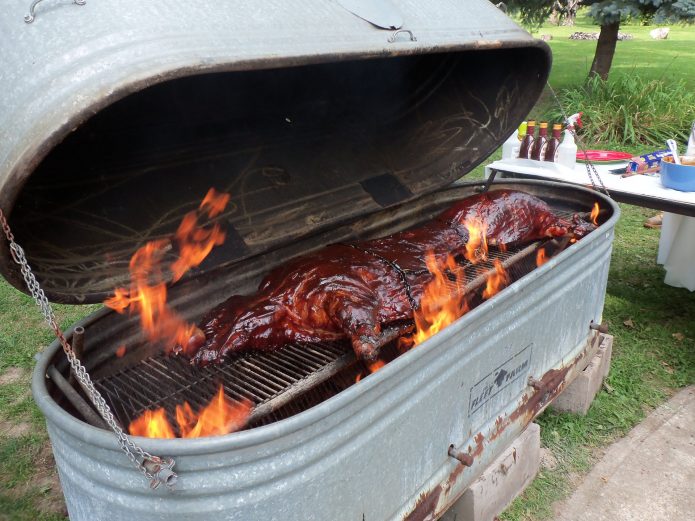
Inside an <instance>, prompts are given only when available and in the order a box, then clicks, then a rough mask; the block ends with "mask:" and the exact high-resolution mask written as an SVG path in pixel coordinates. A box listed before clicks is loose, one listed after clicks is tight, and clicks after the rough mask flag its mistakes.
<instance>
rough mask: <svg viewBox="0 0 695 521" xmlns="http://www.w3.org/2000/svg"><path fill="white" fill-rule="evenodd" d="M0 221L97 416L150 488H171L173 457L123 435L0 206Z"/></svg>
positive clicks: (20, 265)
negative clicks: (162, 456)
mask: <svg viewBox="0 0 695 521" xmlns="http://www.w3.org/2000/svg"><path fill="white" fill-rule="evenodd" d="M0 224H2V230H3V232H4V233H5V237H7V241H8V243H9V245H10V253H11V254H12V259H13V260H14V261H15V262H16V263H17V264H18V265H19V267H20V270H21V273H22V277H23V278H24V282H25V283H26V285H27V288H28V289H29V292H30V293H31V296H32V297H33V298H34V302H36V305H37V306H38V307H39V309H40V310H41V313H42V315H43V318H44V319H45V320H46V322H47V323H48V325H49V326H50V327H51V329H52V330H53V332H54V333H55V335H56V337H57V338H58V341H59V342H60V345H61V346H62V347H63V351H64V352H65V356H66V357H67V359H68V362H69V363H70V367H71V368H72V370H73V372H74V374H75V377H76V378H77V380H78V381H79V382H80V384H82V387H83V388H84V390H85V392H86V393H87V395H88V396H89V399H90V400H91V401H92V403H93V404H94V407H95V408H96V410H97V411H98V412H99V415H100V416H101V417H102V418H103V419H104V421H105V422H106V423H107V424H108V426H109V427H110V428H111V430H112V431H113V432H114V434H115V435H116V438H117V439H118V444H119V446H120V447H121V449H122V450H123V452H124V453H125V454H126V456H128V459H129V460H130V461H131V462H132V463H133V465H135V466H136V467H137V468H138V469H139V470H140V472H141V473H142V474H143V475H144V476H145V477H146V478H147V479H149V480H150V487H152V488H157V487H158V486H159V485H160V484H162V483H164V484H165V485H166V486H167V487H168V488H173V485H174V484H175V483H176V479H177V476H176V474H175V473H174V472H173V471H172V468H173V466H174V464H175V462H174V460H173V459H172V458H166V459H164V458H160V457H159V456H154V455H152V454H150V453H149V452H147V451H145V450H143V449H142V448H140V447H139V446H138V445H136V444H135V443H134V442H133V441H132V440H131V439H130V437H129V436H128V435H126V433H125V432H124V431H123V429H122V428H121V427H120V425H118V422H117V421H116V419H115V418H114V416H113V413H112V412H111V409H110V408H109V405H108V404H107V403H106V400H104V397H103V396H102V395H101V393H99V391H98V390H97V388H96V387H95V386H94V383H93V382H92V379H91V377H90V376H89V373H88V372H87V370H86V369H85V368H84V366H83V365H82V363H81V362H80V360H79V358H77V355H76V354H75V351H74V350H73V349H72V346H71V345H70V344H69V343H68V341H67V340H66V339H65V337H64V336H63V332H62V331H61V330H60V326H58V323H57V321H56V318H55V313H54V312H53V308H52V307H51V304H50V302H49V301H48V298H46V294H45V293H44V291H43V289H41V286H40V285H39V283H38V281H37V280H36V277H35V276H34V273H33V272H32V270H31V267H30V266H29V263H28V262H27V259H26V256H25V254H24V250H23V249H22V247H21V246H19V244H17V243H16V242H15V240H14V235H13V234H12V230H11V229H10V225H9V224H8V222H7V219H6V218H5V214H4V213H3V211H2V209H0Z"/></svg>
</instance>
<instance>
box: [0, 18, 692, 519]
mask: <svg viewBox="0 0 695 521" xmlns="http://www.w3.org/2000/svg"><path fill="white" fill-rule="evenodd" d="M649 29H651V27H641V26H638V25H629V26H625V27H623V28H622V31H623V32H627V33H630V34H632V35H634V37H635V39H634V40H633V41H627V42H619V43H618V50H617V54H616V58H615V62H614V70H613V74H625V73H639V74H643V75H648V76H649V77H653V78H664V79H667V80H669V81H670V80H677V79H682V80H683V81H686V82H689V84H690V85H693V86H694V87H695V28H681V27H672V30H671V35H670V37H669V39H668V40H666V41H652V40H651V39H650V38H649V36H648V31H649ZM575 30H580V31H586V32H593V31H597V30H598V28H597V27H595V26H593V25H591V24H589V23H587V21H586V19H585V18H580V20H579V24H578V25H577V26H576V27H574V28H569V27H544V28H542V29H541V30H540V31H539V32H538V33H537V34H552V35H553V40H552V41H551V42H550V45H551V47H552V49H553V52H554V67H553V71H552V74H551V79H550V82H551V84H552V85H553V86H554V87H555V88H556V89H560V88H564V87H567V86H569V85H572V84H576V83H578V82H581V81H583V79H584V77H585V75H586V71H587V70H588V68H589V65H590V63H591V58H592V56H593V51H594V48H595V42H584V41H579V42H574V41H569V40H567V39H566V36H567V35H569V34H570V33H571V32H573V31H575ZM592 145H594V146H596V147H597V148H598V147H600V145H601V143H593V144H592ZM635 151H636V150H635ZM498 156H499V151H498V152H497V153H496V154H495V155H494V156H493V158H494V157H498ZM493 158H490V159H491V160H492V159H493ZM480 175H481V169H480V168H478V169H477V170H476V171H475V172H474V173H473V174H472V177H480ZM622 210H623V217H622V219H621V221H620V222H619V223H618V226H617V230H616V240H615V245H614V253H613V259H612V264H611V271H610V278H609V282H608V294H607V298H606V306H605V311H604V319H605V320H606V321H607V322H608V323H609V326H610V332H611V334H613V335H615V344H614V351H613V361H612V370H611V374H610V376H609V378H608V381H607V386H606V390H605V391H603V392H601V393H600V394H599V396H598V398H597V400H596V401H595V403H594V405H593V406H592V408H591V410H590V411H589V414H588V415H587V416H586V417H577V416H574V415H569V414H555V413H552V412H547V413H545V414H543V415H542V416H541V418H540V419H539V420H538V421H539V423H540V424H541V426H542V441H543V445H544V447H545V448H547V449H548V450H549V451H550V453H551V454H552V455H553V457H554V460H555V461H556V464H555V465H554V466H553V468H544V469H543V470H542V472H541V473H540V475H539V477H538V478H537V479H536V480H535V482H534V483H533V484H532V486H531V487H530V488H529V489H528V490H527V491H526V492H525V493H524V495H523V496H522V497H521V498H520V499H518V500H517V501H516V502H515V503H514V504H513V505H512V506H511V507H510V509H509V510H508V511H507V512H506V513H505V514H504V515H503V518H504V519H506V520H541V519H547V518H549V517H550V516H551V515H552V503H553V501H555V500H558V499H561V498H562V497H564V496H565V495H566V494H567V493H568V492H570V491H571V490H572V487H573V484H574V483H575V481H576V480H577V479H578V477H579V476H581V474H582V473H584V472H586V471H587V470H588V469H589V468H590V466H591V464H592V461H594V459H595V458H596V455H597V454H598V452H599V450H600V448H601V447H604V446H605V445H606V444H607V443H609V442H610V441H612V440H614V439H616V438H617V437H619V436H622V435H624V434H625V433H626V432H627V431H628V430H629V429H630V428H631V427H632V426H634V425H635V424H636V423H637V422H639V421H640V419H642V418H643V417H644V416H645V414H647V413H648V412H649V411H650V410H651V409H653V408H654V407H655V406H657V405H658V404H660V403H661V402H663V401H664V400H665V399H666V398H667V397H668V396H670V395H671V394H672V393H673V392H675V390H677V389H678V388H680V387H683V386H685V385H688V384H692V383H695V323H694V321H693V319H692V317H694V316H695V293H689V292H688V291H686V290H683V289H676V288H671V287H668V286H665V285H664V284H663V275H664V273H663V270H662V268H661V267H659V266H657V265H656V263H655V259H656V252H657V246H658V237H659V232H658V231H654V230H647V229H645V228H643V226H642V222H643V221H644V219H645V218H646V217H648V216H651V215H653V213H654V212H652V211H650V210H645V209H641V208H636V207H631V206H626V205H623V206H622ZM94 309H96V307H95V306H91V307H70V306H56V311H57V314H58V316H59V317H60V322H61V324H62V325H63V326H67V325H69V324H71V323H73V322H74V321H76V320H77V319H78V318H80V317H82V316H84V315H85V314H87V313H89V312H91V311H93V310H94ZM50 341H51V334H50V332H49V331H48V330H47V329H46V328H44V327H43V326H42V319H41V315H40V313H39V312H38V310H37V309H36V308H35V306H34V304H33V303H32V301H31V300H30V299H29V298H28V297H26V296H25V295H23V294H21V293H19V292H18V291H17V290H15V289H14V288H11V287H10V286H8V285H7V284H6V283H5V282H4V281H0V352H1V353H2V355H1V357H0V519H8V520H16V521H24V520H26V521H30V520H31V521H35V520H38V521H62V520H64V519H65V517H64V514H63V512H64V507H63V505H62V496H61V493H60V490H59V485H58V484H57V481H56V475H55V471H54V470H53V461H52V457H51V454H50V449H49V448H48V445H47V436H46V432H45V427H44V422H43V418H42V416H41V414H40V413H39V411H38V410H37V408H36V406H35V405H34V404H33V401H32V399H31V396H30V392H29V379H30V371H31V368H32V366H33V364H34V355H35V353H37V352H38V351H39V350H41V348H42V347H43V346H45V345H47V344H48V343H49V342H50Z"/></svg>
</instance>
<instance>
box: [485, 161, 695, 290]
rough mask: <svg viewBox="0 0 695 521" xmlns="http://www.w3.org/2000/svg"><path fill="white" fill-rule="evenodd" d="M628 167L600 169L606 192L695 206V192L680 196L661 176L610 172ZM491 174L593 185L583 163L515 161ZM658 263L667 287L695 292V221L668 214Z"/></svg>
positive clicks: (496, 167)
mask: <svg viewBox="0 0 695 521" xmlns="http://www.w3.org/2000/svg"><path fill="white" fill-rule="evenodd" d="M624 166H626V163H622V164H611V165H597V166H596V169H597V170H598V172H599V175H601V179H602V180H603V182H604V184H605V185H606V188H608V190H609V191H611V192H614V193H615V194H616V197H617V196H618V194H625V195H631V196H637V197H651V198H658V199H659V200H661V201H669V202H676V203H679V204H684V205H689V206H690V208H692V205H695V192H679V191H678V190H672V189H670V188H665V187H664V186H663V185H662V184H661V180H660V178H659V176H658V175H656V176H654V175H636V176H632V177H621V176H620V175H614V174H611V173H609V172H608V170H610V169H614V168H620V167H624ZM491 170H498V171H499V172H500V177H504V172H511V173H513V174H515V175H516V176H521V177H528V178H541V179H548V180H552V181H563V182H566V183H571V184H579V185H584V186H586V185H590V181H589V179H588V175H587V173H586V166H585V165H584V164H583V163H577V166H576V167H575V168H574V170H571V169H569V168H565V167H562V166H560V165H557V164H555V163H539V162H537V161H530V160H528V159H515V160H506V161H505V160H502V161H495V162H494V163H491V164H489V165H488V166H487V167H485V176H486V177H487V176H488V175H489V173H490V171H491ZM645 206H649V204H647V203H645ZM657 208H658V206H657ZM657 262H658V263H659V264H663V265H664V269H665V270H666V277H665V279H664V282H665V283H666V284H668V285H669V286H675V287H677V288H687V289H689V290H690V291H695V217H685V216H682V215H677V214H672V213H666V214H664V222H663V225H662V227H661V237H660V239H659V254H658V257H657Z"/></svg>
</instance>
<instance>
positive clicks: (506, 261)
mask: <svg viewBox="0 0 695 521" xmlns="http://www.w3.org/2000/svg"><path fill="white" fill-rule="evenodd" d="M563 217H565V215H563ZM569 217H571V214H569ZM565 246H566V243H565V244H562V243H561V242H558V241H556V240H552V241H545V242H541V241H539V242H536V243H533V244H531V245H528V246H526V247H524V248H517V249H510V250H509V251H505V252H503V251H500V250H497V249H495V248H492V247H491V248H490V251H489V255H488V258H487V260H486V261H485V262H481V263H479V264H476V265H471V264H470V263H468V262H467V261H465V262H464V263H463V264H461V269H462V270H465V274H466V281H467V283H466V285H465V287H464V288H463V290H464V293H465V294H466V295H467V296H468V298H469V302H470V304H471V308H472V307H475V306H476V305H478V304H479V303H480V302H481V301H482V298H481V297H480V293H481V292H480V289H481V287H483V286H484V285H485V281H486V279H487V277H488V275H489V274H490V273H491V272H492V271H494V261H495V260H499V261H500V262H501V263H502V265H503V266H504V268H505V269H506V270H507V272H508V273H509V275H510V277H511V280H512V281H515V280H517V279H519V278H521V277H522V276H523V275H525V274H526V273H529V272H530V271H532V270H533V269H534V268H535V267H536V256H535V253H536V251H537V250H538V249H539V248H541V247H544V248H545V249H546V250H547V254H548V256H549V257H552V256H553V255H554V254H555V253H557V252H558V251H560V250H562V249H563V248H564V247H565ZM450 289H451V291H452V293H457V292H459V291H460V288H459V287H457V285H456V284H455V283H454V282H453V281H452V283H451V286H450ZM394 338H396V337H395V335H394ZM392 344H393V342H392ZM382 351H385V349H382ZM393 351H395V350H393ZM395 356H397V354H396V355H394V357H395ZM365 372H366V371H365V368H364V366H363V364H361V363H358V362H357V360H356V359H355V356H354V353H353V351H352V349H351V346H350V344H349V342H347V341H341V342H331V343H316V344H302V345H287V346H284V347H283V348H282V349H279V350H275V351H255V352H249V353H243V354H239V355H236V356H232V357H230V359H228V360H227V361H226V362H225V363H224V364H223V365H209V366H206V367H203V368H200V367H196V366H193V365H191V364H190V363H189V362H188V360H186V359H184V358H182V357H178V356H169V355H166V354H163V353H162V354H159V355H157V356H154V357H151V358H147V359H144V360H142V361H140V362H139V363H137V364H136V365H134V366H132V367H128V368H126V369H123V370H121V371H119V372H116V373H114V374H111V375H109V376H105V377H103V378H101V379H98V380H97V381H95V385H96V386H97V388H98V389H99V391H100V392H101V393H102V394H103V396H104V398H105V399H106V401H107V402H108V403H109V405H110V406H111V408H112V410H113V412H114V415H115V416H116V418H117V419H118V421H119V422H120V423H121V425H123V426H124V427H127V426H128V424H129V423H130V422H131V421H132V420H133V419H135V418H136V417H138V416H139V415H141V414H142V413H143V412H144V411H145V410H147V409H155V408H160V407H163V408H164V409H165V410H166V411H167V415H168V416H169V419H170V421H171V420H173V414H174V410H175V406H176V405H177V404H182V403H183V402H188V403H189V404H190V405H191V407H192V408H193V409H194V410H198V409H200V408H202V407H203V406H205V405H207V404H208V403H209V402H210V400H211V399H212V397H213V396H214V395H215V393H217V391H218V390H219V387H220V385H222V386H223V387H224V392H225V394H226V395H227V396H228V397H230V398H232V399H234V400H244V399H247V400H250V401H251V402H253V404H254V408H253V410H252V413H251V417H250V419H249V422H248V425H247V428H252V427H255V426H259V425H265V424H268V423H272V422H274V421H278V420H280V419H283V418H287V417H289V416H292V415H294V414H297V413H298V412H301V411H303V410H306V409H307V408H310V407H313V406H314V405H316V404H318V403H320V402H322V401H324V400H326V399H328V398H330V397H331V396H334V395H335V394H337V393H339V392H341V391H342V390H344V389H346V388H347V387H349V386H350V385H353V384H354V383H355V381H356V380H357V379H358V378H357V377H358V375H360V374H363V373H365ZM171 423H172V425H175V422H173V421H171Z"/></svg>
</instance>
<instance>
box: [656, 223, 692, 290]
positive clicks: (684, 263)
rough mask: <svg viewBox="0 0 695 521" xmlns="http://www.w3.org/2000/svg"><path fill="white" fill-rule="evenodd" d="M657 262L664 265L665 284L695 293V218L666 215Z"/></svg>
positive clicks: (662, 226)
mask: <svg viewBox="0 0 695 521" xmlns="http://www.w3.org/2000/svg"><path fill="white" fill-rule="evenodd" d="M656 262H657V263H659V264H663V265H664V269H665V270H666V278H665V279H664V282H665V283H666V284H668V285H669V286H675V287H676V288H687V289H689V290H690V291H695V217H684V216H682V215H676V214H673V213H665V214H664V222H663V224H662V225H661V237H660V238H659V255H658V256H657V259H656Z"/></svg>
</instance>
